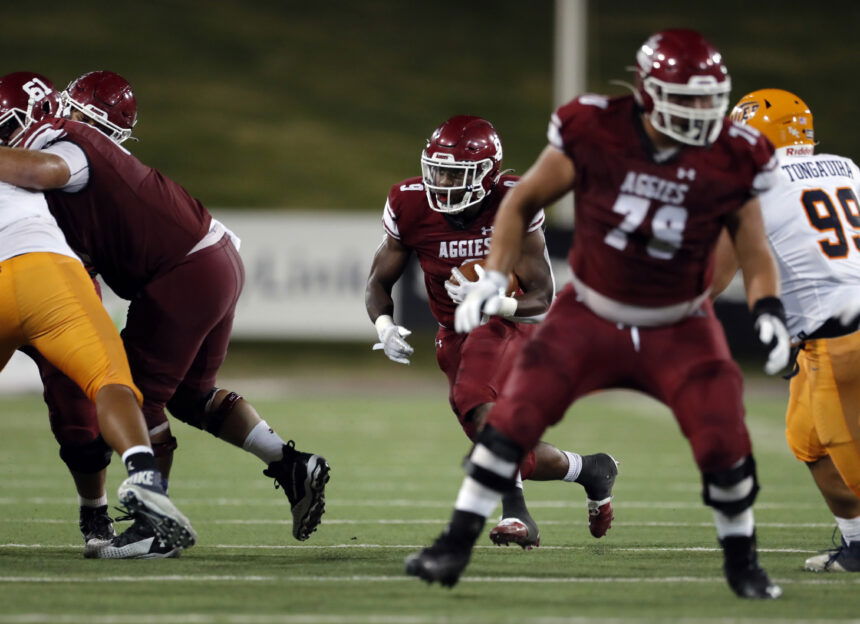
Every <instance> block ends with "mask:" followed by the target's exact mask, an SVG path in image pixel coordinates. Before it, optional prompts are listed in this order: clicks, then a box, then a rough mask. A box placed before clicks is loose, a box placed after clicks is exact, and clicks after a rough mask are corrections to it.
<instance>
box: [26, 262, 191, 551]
mask: <svg viewBox="0 0 860 624" xmlns="http://www.w3.org/2000/svg"><path fill="white" fill-rule="evenodd" d="M12 260H17V263H16V265H15V266H14V267H13V268H12V271H10V272H11V273H12V274H13V277H14V278H15V279H16V280H17V283H16V284H15V286H16V294H17V298H18V301H17V303H18V309H19V311H20V318H21V323H20V325H21V328H22V333H23V334H24V336H25V337H26V339H27V343H28V344H31V345H32V346H34V347H35V348H37V349H38V350H39V351H40V352H41V353H42V354H43V355H44V356H45V357H46V358H47V359H48V360H49V361H50V362H51V363H52V364H54V365H55V366H56V367H57V368H59V369H60V370H61V371H62V372H63V373H64V374H66V375H67V376H69V377H70V378H71V379H73V380H74V381H75V382H76V383H77V384H78V385H79V386H80V387H81V389H82V390H83V391H84V393H85V394H86V395H87V396H88V397H89V398H90V400H92V401H93V402H94V403H95V406H96V412H97V417H98V424H99V429H100V431H101V433H102V436H103V437H104V439H105V441H106V442H107V443H108V444H109V445H110V446H111V447H112V448H113V449H114V450H116V451H117V452H118V453H120V454H121V455H122V459H123V462H124V463H125V465H126V469H127V470H128V473H129V478H128V479H126V480H125V481H124V482H123V484H122V485H121V486H120V489H119V501H120V503H122V504H123V505H125V506H126V508H127V509H129V511H130V513H132V514H133V515H135V516H136V517H139V518H145V519H146V521H147V522H148V523H149V524H151V525H152V526H153V529H154V530H155V532H156V533H157V534H158V536H159V538H160V539H161V540H162V541H164V542H165V543H167V544H170V545H173V546H174V547H177V548H186V547H189V546H191V545H193V544H194V542H195V540H196V535H195V533H194V530H193V529H192V528H191V524H190V523H189V522H188V520H187V518H185V516H183V515H182V514H181V513H180V512H179V511H178V510H177V509H176V507H175V506H174V505H173V503H172V502H171V501H170V500H169V499H168V498H167V496H166V494H165V493H164V491H163V490H162V488H161V483H160V475H159V474H158V471H157V469H156V468H155V459H154V457H153V455H152V450H151V448H150V447H149V437H148V435H147V431H146V427H145V424H144V421H143V417H142V414H141V412H140V407H139V401H140V400H141V398H142V397H141V396H140V393H139V391H138V390H137V388H136V387H135V386H134V384H133V382H132V381H131V374H130V371H129V368H128V362H127V360H126V358H125V353H124V352H123V349H122V342H121V340H120V338H119V335H118V334H117V332H116V329H115V328H114V326H113V323H112V321H111V320H110V318H109V317H108V315H107V312H106V311H105V309H104V307H103V306H102V303H101V301H100V300H99V298H98V297H97V296H96V294H95V292H94V290H93V288H92V283H91V282H90V280H89V277H88V276H87V274H86V272H85V271H84V269H83V267H82V266H81V265H80V263H79V262H77V261H76V260H72V259H71V258H66V257H64V256H58V255H55V254H27V255H26V256H18V257H17V258H13V259H12Z"/></svg>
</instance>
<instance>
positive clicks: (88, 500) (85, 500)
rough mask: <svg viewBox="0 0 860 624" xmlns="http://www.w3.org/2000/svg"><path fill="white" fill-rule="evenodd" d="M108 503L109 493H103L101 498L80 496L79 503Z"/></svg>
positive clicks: (87, 504) (89, 505)
mask: <svg viewBox="0 0 860 624" xmlns="http://www.w3.org/2000/svg"><path fill="white" fill-rule="evenodd" d="M107 503H108V501H107V494H102V495H101V496H100V497H99V498H84V497H83V496H78V504H79V505H80V506H81V507H106V506H107Z"/></svg>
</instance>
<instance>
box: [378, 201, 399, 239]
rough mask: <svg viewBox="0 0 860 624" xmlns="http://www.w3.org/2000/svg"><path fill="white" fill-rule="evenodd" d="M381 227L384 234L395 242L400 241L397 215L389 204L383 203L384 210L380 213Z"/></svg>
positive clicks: (387, 202) (388, 202)
mask: <svg viewBox="0 0 860 624" xmlns="http://www.w3.org/2000/svg"><path fill="white" fill-rule="evenodd" d="M382 227H383V228H384V229H385V233H386V234H388V235H389V236H390V237H391V238H393V239H395V240H400V230H399V229H398V228H397V215H395V214H394V210H392V208H391V202H390V201H389V200H386V201H385V210H384V211H383V213H382Z"/></svg>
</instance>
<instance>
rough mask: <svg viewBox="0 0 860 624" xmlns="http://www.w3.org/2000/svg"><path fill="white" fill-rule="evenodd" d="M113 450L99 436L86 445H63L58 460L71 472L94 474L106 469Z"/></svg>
mask: <svg viewBox="0 0 860 624" xmlns="http://www.w3.org/2000/svg"><path fill="white" fill-rule="evenodd" d="M112 453H113V450H112V449H111V447H109V446H108V445H107V443H106V442H105V441H104V439H103V438H102V437H101V436H98V437H97V438H95V439H94V440H93V441H91V442H87V443H86V444H63V445H61V446H60V458H61V459H62V460H63V461H64V462H65V463H66V465H67V466H68V467H69V470H71V471H73V472H82V473H85V474H94V473H96V472H100V471H101V470H104V469H105V468H107V467H108V464H110V458H111V454H112Z"/></svg>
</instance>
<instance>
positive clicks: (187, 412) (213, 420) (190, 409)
mask: <svg viewBox="0 0 860 624" xmlns="http://www.w3.org/2000/svg"><path fill="white" fill-rule="evenodd" d="M219 390H220V388H212V389H211V390H210V391H209V392H206V393H203V394H201V393H199V392H193V391H188V390H182V389H179V390H177V391H176V394H174V395H173V397H172V398H171V399H170V401H168V402H167V409H169V410H170V413H171V414H173V415H174V416H175V417H176V418H178V419H179V420H181V421H182V422H184V423H186V424H189V425H191V426H192V427H197V428H198V429H202V430H204V431H208V432H209V433H211V434H212V435H214V436H215V437H216V438H217V437H218V435H219V434H220V433H221V428H222V427H223V426H224V421H225V420H227V417H228V416H229V415H230V412H231V411H233V408H234V407H235V406H236V403H238V402H239V401H240V400H241V399H242V397H241V396H240V395H238V394H236V393H235V392H228V393H227V396H225V397H224V399H223V400H222V401H221V403H220V404H219V405H218V407H216V408H215V409H212V401H213V400H214V398H215V395H216V394H217V393H218V391H219Z"/></svg>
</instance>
